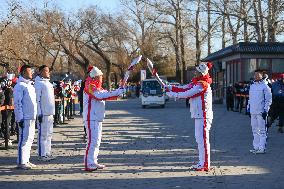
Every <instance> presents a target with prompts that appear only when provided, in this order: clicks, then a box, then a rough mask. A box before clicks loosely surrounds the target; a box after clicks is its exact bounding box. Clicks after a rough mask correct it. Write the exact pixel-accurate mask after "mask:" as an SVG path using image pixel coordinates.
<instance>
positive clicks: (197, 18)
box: [195, 0, 201, 65]
mask: <svg viewBox="0 0 284 189" xmlns="http://www.w3.org/2000/svg"><path fill="white" fill-rule="evenodd" d="M199 13H200V0H198V1H197V9H196V14H195V46H196V65H198V64H199V63H200V56H201V47H200V39H199V38H200V36H199V29H200V28H199Z"/></svg>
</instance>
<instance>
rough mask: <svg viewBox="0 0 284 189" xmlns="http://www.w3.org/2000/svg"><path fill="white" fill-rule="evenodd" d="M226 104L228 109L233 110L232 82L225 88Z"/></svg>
mask: <svg viewBox="0 0 284 189" xmlns="http://www.w3.org/2000/svg"><path fill="white" fill-rule="evenodd" d="M226 104H227V110H228V111H230V109H231V111H233V110H234V88H233V85H232V84H230V85H229V86H228V87H227V90H226Z"/></svg>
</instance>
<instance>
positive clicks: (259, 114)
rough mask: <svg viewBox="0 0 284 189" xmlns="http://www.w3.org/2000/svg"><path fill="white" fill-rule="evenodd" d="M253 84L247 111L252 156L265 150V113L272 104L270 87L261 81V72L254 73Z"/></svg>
mask: <svg viewBox="0 0 284 189" xmlns="http://www.w3.org/2000/svg"><path fill="white" fill-rule="evenodd" d="M254 78H255V80H254V82H253V83H252V85H251V86H250V90H249V101H248V105H247V111H248V112H249V114H250V117H251V127H252V133H253V149H252V150H250V152H252V153H254V154H263V153H265V150H266V139H267V128H266V122H267V113H268V111H269V108H270V105H271V103H272V94H271V89H270V87H269V86H268V85H267V84H266V83H265V81H264V80H263V74H262V72H261V71H256V72H255V75H254Z"/></svg>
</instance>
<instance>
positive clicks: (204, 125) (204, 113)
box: [201, 93, 208, 169]
mask: <svg viewBox="0 0 284 189" xmlns="http://www.w3.org/2000/svg"><path fill="white" fill-rule="evenodd" d="M201 102H202V111H203V122H204V123H203V143H204V153H205V162H204V168H207V169H208V149H207V142H206V141H207V140H206V139H207V136H206V134H207V132H206V128H207V122H206V111H205V99H204V93H203V94H202V95H201Z"/></svg>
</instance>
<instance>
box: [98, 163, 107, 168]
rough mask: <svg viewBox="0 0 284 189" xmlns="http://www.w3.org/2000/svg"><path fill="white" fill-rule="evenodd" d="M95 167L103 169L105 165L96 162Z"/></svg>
mask: <svg viewBox="0 0 284 189" xmlns="http://www.w3.org/2000/svg"><path fill="white" fill-rule="evenodd" d="M96 167H97V168H98V169H104V168H106V166H105V165H103V164H96Z"/></svg>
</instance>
